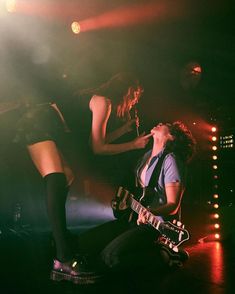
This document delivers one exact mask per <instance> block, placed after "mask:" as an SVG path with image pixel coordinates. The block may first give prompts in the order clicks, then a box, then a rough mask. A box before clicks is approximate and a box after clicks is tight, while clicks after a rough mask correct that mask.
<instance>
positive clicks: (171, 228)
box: [112, 187, 190, 254]
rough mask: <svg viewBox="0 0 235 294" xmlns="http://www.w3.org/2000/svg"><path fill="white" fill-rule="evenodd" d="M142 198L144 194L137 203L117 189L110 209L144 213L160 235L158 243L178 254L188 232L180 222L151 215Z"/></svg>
mask: <svg viewBox="0 0 235 294" xmlns="http://www.w3.org/2000/svg"><path fill="white" fill-rule="evenodd" d="M144 193H146V191H144ZM148 193H149V191H148ZM144 196H145V194H143V195H142V197H140V200H139V201H137V200H136V199H135V197H134V195H133V194H131V193H130V192H129V191H128V190H126V189H124V188H123V187H119V189H118V191H117V194H116V197H115V199H114V200H113V201H112V208H113V210H114V211H115V210H116V211H119V212H120V211H127V210H128V209H130V208H131V210H132V211H134V212H136V213H137V214H139V213H142V212H144V213H145V214H146V218H147V221H148V223H149V224H150V225H151V226H152V227H154V228H155V229H156V230H157V231H158V232H159V233H160V237H159V241H160V243H161V244H164V245H165V246H167V248H168V250H171V251H174V254H176V253H177V252H179V246H180V245H181V244H182V243H183V242H185V241H187V240H189V238H190V235H189V232H188V231H187V230H185V228H184V225H183V224H182V223H180V222H177V221H173V222H170V221H162V219H161V218H160V217H158V216H156V215H154V214H152V213H151V212H150V211H149V210H148V209H146V207H144V206H143V204H142V202H141V201H142V199H143V198H144ZM172 254H173V253H172Z"/></svg>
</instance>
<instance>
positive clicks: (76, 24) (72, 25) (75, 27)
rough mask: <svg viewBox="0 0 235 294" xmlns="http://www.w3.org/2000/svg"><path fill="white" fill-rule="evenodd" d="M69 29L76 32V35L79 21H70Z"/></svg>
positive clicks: (79, 27)
mask: <svg viewBox="0 0 235 294" xmlns="http://www.w3.org/2000/svg"><path fill="white" fill-rule="evenodd" d="M71 29H72V32H73V33H74V34H76V35H77V34H79V33H80V32H81V26H80V24H79V22H77V21H74V22H72V24H71Z"/></svg>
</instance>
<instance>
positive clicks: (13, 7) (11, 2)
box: [6, 0, 16, 12]
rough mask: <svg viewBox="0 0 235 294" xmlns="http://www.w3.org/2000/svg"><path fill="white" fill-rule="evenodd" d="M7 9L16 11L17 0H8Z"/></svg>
mask: <svg viewBox="0 0 235 294" xmlns="http://www.w3.org/2000/svg"><path fill="white" fill-rule="evenodd" d="M6 10H7V11H8V12H15V11H16V0H6Z"/></svg>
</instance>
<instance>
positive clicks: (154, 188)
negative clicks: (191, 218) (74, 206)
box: [101, 121, 195, 269]
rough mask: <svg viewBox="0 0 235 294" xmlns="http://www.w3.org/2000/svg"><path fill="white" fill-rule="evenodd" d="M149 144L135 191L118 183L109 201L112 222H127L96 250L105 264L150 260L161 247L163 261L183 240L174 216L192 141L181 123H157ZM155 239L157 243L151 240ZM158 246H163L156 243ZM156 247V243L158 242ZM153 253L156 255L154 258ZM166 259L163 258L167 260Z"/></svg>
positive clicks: (126, 264)
mask: <svg viewBox="0 0 235 294" xmlns="http://www.w3.org/2000/svg"><path fill="white" fill-rule="evenodd" d="M151 134H152V138H153V145H152V148H151V150H149V151H148V152H146V153H145V154H144V156H143V158H142V159H141V160H140V162H139V164H138V166H137V169H136V178H137V182H138V185H139V186H140V187H141V190H142V192H141V194H140V195H133V194H131V193H130V192H129V191H127V190H125V188H123V187H119V189H118V192H117V195H116V197H115V198H114V199H113V201H112V207H113V211H114V215H115V216H116V217H117V218H118V221H117V222H125V221H126V220H127V219H128V221H129V222H128V221H126V223H127V225H126V227H125V225H124V226H123V227H125V228H124V229H123V231H122V233H119V235H117V236H116V237H115V238H114V239H113V240H112V241H111V242H109V243H108V245H106V247H105V248H104V250H103V251H102V252H101V257H102V260H103V262H104V264H105V266H106V267H108V268H115V269H119V268H125V269H127V268H128V267H133V266H134V265H137V266H140V265H141V266H142V265H143V263H144V264H146V265H148V266H149V264H150V262H152V263H154V264H156V258H159V256H160V255H159V251H158V250H157V249H156V248H161V249H162V248H164V249H167V252H168V253H169V256H168V257H169V260H170V259H171V256H172V258H173V259H174V257H175V256H176V259H177V258H180V256H179V255H177V252H180V247H179V245H180V244H181V243H183V242H184V241H186V240H188V239H189V233H188V232H187V230H185V229H184V225H183V224H182V222H181V221H182V220H181V216H180V211H181V210H180V207H181V200H182V196H183V193H184V190H185V182H186V172H187V163H188V162H189V161H190V160H191V158H192V156H193V154H194V151H195V140H194V138H193V136H192V134H191V132H190V131H189V130H188V128H187V127H186V126H185V125H184V124H183V123H182V122H178V121H177V122H173V123H159V124H157V125H156V126H155V127H154V128H153V129H152V130H151ZM156 241H157V242H156ZM162 244H164V245H163V246H162ZM158 245H159V246H158ZM155 257H156V258H155ZM169 260H168V261H169Z"/></svg>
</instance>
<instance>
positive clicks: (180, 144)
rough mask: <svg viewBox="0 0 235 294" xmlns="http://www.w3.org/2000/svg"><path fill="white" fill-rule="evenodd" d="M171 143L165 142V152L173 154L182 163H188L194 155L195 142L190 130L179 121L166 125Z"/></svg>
mask: <svg viewBox="0 0 235 294" xmlns="http://www.w3.org/2000/svg"><path fill="white" fill-rule="evenodd" d="M168 127H169V130H170V133H171V135H172V136H173V137H174V139H173V140H172V141H167V143H166V149H167V151H170V152H174V153H175V154H176V156H178V157H179V158H180V159H181V160H182V161H184V162H187V163H188V162H190V161H191V159H192V158H193V156H194V154H195V151H196V149H195V147H196V140H195V139H194V137H193V135H192V133H191V132H190V130H189V129H188V128H187V127H186V125H185V124H183V123H182V122H181V121H176V122H173V123H172V124H169V125H168Z"/></svg>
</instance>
